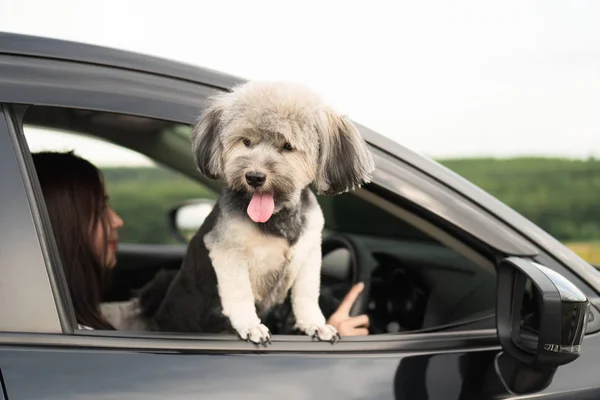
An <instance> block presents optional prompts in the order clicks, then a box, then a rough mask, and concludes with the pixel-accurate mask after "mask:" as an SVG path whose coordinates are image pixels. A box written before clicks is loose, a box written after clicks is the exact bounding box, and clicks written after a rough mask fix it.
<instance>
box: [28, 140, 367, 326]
mask: <svg viewBox="0 0 600 400" xmlns="http://www.w3.org/2000/svg"><path fill="white" fill-rule="evenodd" d="M32 156H33V162H34V164H35V168H36V170H37V175H38V179H39V182H40V185H41V188H42V193H43V195H44V199H45V202H46V208H47V209H48V214H49V216H50V222H51V224H52V229H53V232H54V236H55V238H56V242H57V245H58V250H59V253H60V255H61V259H62V264H63V269H64V271H65V275H66V278H67V283H68V285H69V292H70V294H71V300H72V301H73V307H74V308H75V316H76V318H77V323H78V324H79V328H80V329H104V330H114V329H115V327H116V328H117V329H134V330H135V329H140V328H141V327H145V326H146V325H145V324H144V323H143V321H140V320H139V318H137V315H136V312H137V307H136V305H135V304H136V302H135V300H134V301H131V302H126V303H115V304H102V303H101V302H102V294H103V290H104V285H105V283H106V275H107V272H108V271H109V270H110V269H112V268H114V266H115V265H116V262H117V251H116V250H117V242H118V230H119V229H120V228H121V227H122V226H123V221H122V220H121V218H120V217H119V216H118V215H117V214H116V213H115V212H114V211H113V209H112V208H111V207H110V205H109V202H108V196H107V194H106V190H105V186H104V182H103V180H102V174H101V172H100V171H99V170H98V169H97V168H96V167H95V166H94V165H93V164H92V163H90V162H89V161H87V160H85V159H83V158H81V157H79V156H76V155H75V154H74V153H73V152H66V153H55V152H41V153H35V154H33V155H32ZM362 289H363V286H362V284H360V283H359V284H357V285H355V286H354V287H353V288H352V289H351V290H350V292H349V293H348V294H347V295H346V298H345V299H344V300H343V302H342V303H341V304H340V306H339V307H338V309H337V310H336V311H335V312H334V313H333V314H332V315H331V316H330V317H329V320H328V321H327V323H329V324H331V325H333V326H335V327H336V328H337V329H338V331H339V332H340V335H341V336H351V335H367V334H368V329H367V326H368V324H369V319H368V317H367V316H366V315H361V316H357V317H350V316H349V311H350V308H351V307H352V304H354V302H355V301H356V298H357V297H358V295H359V294H360V292H361V291H362ZM108 318H110V320H111V321H113V322H112V323H111V322H109V320H108Z"/></svg>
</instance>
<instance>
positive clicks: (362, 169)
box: [318, 117, 374, 196]
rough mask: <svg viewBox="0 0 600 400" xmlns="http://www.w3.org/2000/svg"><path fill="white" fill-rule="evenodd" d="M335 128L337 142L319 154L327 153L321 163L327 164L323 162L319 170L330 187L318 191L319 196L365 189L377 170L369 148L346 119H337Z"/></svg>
mask: <svg viewBox="0 0 600 400" xmlns="http://www.w3.org/2000/svg"><path fill="white" fill-rule="evenodd" d="M335 126H336V129H337V130H338V132H337V133H336V134H335V135H334V137H335V140H332V141H331V143H330V145H329V146H328V148H327V149H323V148H322V149H321V150H320V151H321V152H323V151H327V152H328V154H327V157H324V156H325V154H321V159H325V160H326V161H325V162H322V165H321V166H320V168H321V170H322V171H324V173H325V177H326V179H327V181H328V183H329V187H328V188H327V189H326V190H321V191H318V194H323V195H328V196H331V195H336V194H340V193H344V192H346V191H349V190H354V189H356V188H358V187H360V186H362V185H363V184H364V183H365V182H366V181H368V179H370V175H371V170H372V169H373V168H374V167H373V159H372V156H371V155H370V153H369V151H368V148H367V144H366V142H365V141H364V140H363V139H362V138H361V136H360V134H359V132H358V130H357V129H356V128H355V127H354V126H353V125H352V123H351V122H350V121H349V120H348V119H347V118H345V117H342V118H336V124H335Z"/></svg>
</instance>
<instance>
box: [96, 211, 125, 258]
mask: <svg viewBox="0 0 600 400" xmlns="http://www.w3.org/2000/svg"><path fill="white" fill-rule="evenodd" d="M105 212H106V215H105V216H104V218H105V220H106V222H107V224H106V234H105V233H104V227H103V224H102V223H98V225H97V226H96V229H95V230H94V237H93V243H94V247H95V250H96V254H97V255H98V257H99V259H100V260H105V265H104V267H105V268H107V269H112V268H114V266H115V265H116V264H117V244H118V242H119V233H118V230H119V229H121V227H122V226H123V220H122V219H121V217H119V216H118V215H117V213H116V212H115V211H114V210H113V209H112V208H111V207H110V205H109V204H108V201H107V205H106V208H105Z"/></svg>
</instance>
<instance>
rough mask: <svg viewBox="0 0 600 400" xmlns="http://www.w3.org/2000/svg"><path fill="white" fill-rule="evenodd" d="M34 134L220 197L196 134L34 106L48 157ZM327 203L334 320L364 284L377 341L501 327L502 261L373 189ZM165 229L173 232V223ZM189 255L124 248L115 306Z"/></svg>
mask: <svg viewBox="0 0 600 400" xmlns="http://www.w3.org/2000/svg"><path fill="white" fill-rule="evenodd" d="M29 128H36V129H43V130H47V131H48V132H68V133H70V134H74V135H77V136H78V137H79V136H80V137H82V138H85V137H89V138H94V139H99V140H102V141H104V142H106V143H110V144H111V145H114V146H118V147H121V148H125V149H129V150H132V151H135V152H136V153H139V154H143V155H144V156H145V157H148V158H149V159H151V160H152V161H153V162H155V163H156V164H157V165H159V166H161V167H162V168H168V169H169V170H172V171H176V172H177V173H179V174H182V175H185V176H187V177H189V178H190V179H193V180H194V181H195V182H197V184H198V187H199V188H203V189H206V190H209V191H212V192H213V193H214V194H215V195H216V194H217V193H218V192H219V190H220V188H221V185H222V182H217V181H212V180H209V179H206V178H205V177H203V176H201V175H200V174H199V173H198V172H197V171H196V169H195V166H194V163H193V160H192V154H191V151H190V146H189V137H188V136H187V135H188V132H189V126H186V125H182V124H177V123H173V122H168V121H160V120H155V119H150V118H143V117H136V116H129V115H118V114H113V113H105V112H99V111H89V110H79V109H69V108H59V107H45V106H33V107H31V108H30V109H28V111H27V112H26V114H25V118H24V132H25V137H26V140H27V142H28V145H29V147H30V149H35V148H39V146H38V147H36V146H35V143H34V142H33V140H34V139H33V136H32V135H30V134H29V133H28V132H29V131H28V130H29ZM56 150H66V149H65V148H64V147H60V148H56ZM75 150H76V149H75ZM32 151H35V150H32ZM76 153H77V150H76ZM180 200H181V201H182V202H183V201H192V202H193V201H194V200H195V199H190V198H182V199H180ZM318 200H319V202H320V204H321V207H322V209H323V213H324V215H325V232H324V235H323V238H324V239H323V265H322V275H321V294H322V307H323V309H324V313H325V314H326V316H327V315H328V314H330V313H331V312H333V311H334V310H335V308H336V307H337V305H339V303H340V302H341V301H342V299H343V298H344V296H345V295H346V293H347V292H348V291H349V290H350V288H351V286H352V285H353V284H354V283H357V282H359V281H362V282H364V283H365V290H364V292H363V294H362V295H361V297H359V299H358V300H357V302H356V303H355V306H354V308H353V313H354V314H356V315H357V314H362V313H366V314H367V315H368V316H369V318H370V327H369V330H370V334H393V333H398V332H425V331H434V330H452V329H464V327H465V326H473V327H478V328H481V327H485V328H493V326H494V320H493V316H494V307H495V285H496V281H495V279H496V275H495V274H496V272H495V268H494V264H493V261H491V260H489V259H487V258H484V257H483V256H481V255H480V254H479V253H475V252H474V251H471V250H470V249H469V248H467V247H466V246H464V245H460V243H459V244H457V245H456V246H453V245H452V243H455V242H456V240H455V239H453V238H452V237H450V236H449V234H448V233H446V232H445V231H443V230H441V229H438V228H436V227H435V226H434V225H432V224H431V223H430V222H429V221H426V220H425V219H423V218H421V217H420V216H418V215H415V213H414V212H409V211H407V210H405V209H402V208H401V207H399V206H398V205H396V204H392V203H390V202H388V201H387V200H383V199H381V198H379V197H378V196H377V195H376V194H374V193H373V192H372V191H370V190H369V187H368V186H367V187H365V188H362V189H359V190H357V191H355V192H349V193H345V194H342V195H338V196H318ZM117 206H118V205H117ZM122 217H125V218H126V216H122ZM164 221H165V224H168V223H169V221H168V215H165V219H164ZM185 250H186V243H185V242H183V241H180V243H179V244H155V243H122V244H120V245H119V250H118V262H117V266H116V268H115V270H114V274H113V276H112V282H111V285H110V290H109V291H108V292H107V293H106V295H105V301H107V302H119V301H126V300H128V299H130V298H131V296H132V295H133V294H134V293H135V291H136V290H138V289H140V288H141V287H142V286H143V285H145V284H146V283H147V282H149V281H150V280H151V279H152V278H153V277H154V276H155V275H156V274H157V273H158V272H159V271H161V270H165V269H166V270H173V271H176V270H177V269H178V268H179V267H180V265H181V262H182V259H183V256H184V254H185ZM288 317H289V315H287V314H286V315H284V316H281V315H280V316H277V315H275V316H274V317H273V318H275V319H277V318H279V320H276V321H272V323H273V324H274V325H278V324H279V325H281V324H283V323H287V322H286V321H282V320H281V319H282V318H283V319H287V318H288ZM461 327H462V328H461ZM274 333H276V329H275V332H274Z"/></svg>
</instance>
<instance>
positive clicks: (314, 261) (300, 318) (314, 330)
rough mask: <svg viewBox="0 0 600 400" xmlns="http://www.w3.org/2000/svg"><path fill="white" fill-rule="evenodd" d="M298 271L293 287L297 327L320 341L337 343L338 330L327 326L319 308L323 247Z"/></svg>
mask: <svg viewBox="0 0 600 400" xmlns="http://www.w3.org/2000/svg"><path fill="white" fill-rule="evenodd" d="M300 262H301V265H300V266H299V269H298V274H297V275H296V279H295V281H294V284H293V286H292V308H293V311H294V315H295V316H296V327H297V328H298V329H300V330H301V331H302V332H304V333H306V334H307V335H309V336H312V337H318V338H319V339H320V340H325V341H332V342H335V341H336V340H337V339H339V338H340V336H339V333H338V331H337V329H335V328H334V327H333V326H331V325H327V324H326V320H325V317H324V316H323V312H322V311H321V307H319V291H320V285H321V246H320V244H319V245H317V246H315V247H313V249H312V250H310V252H309V254H308V256H307V257H306V258H304V259H303V260H302V261H300Z"/></svg>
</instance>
